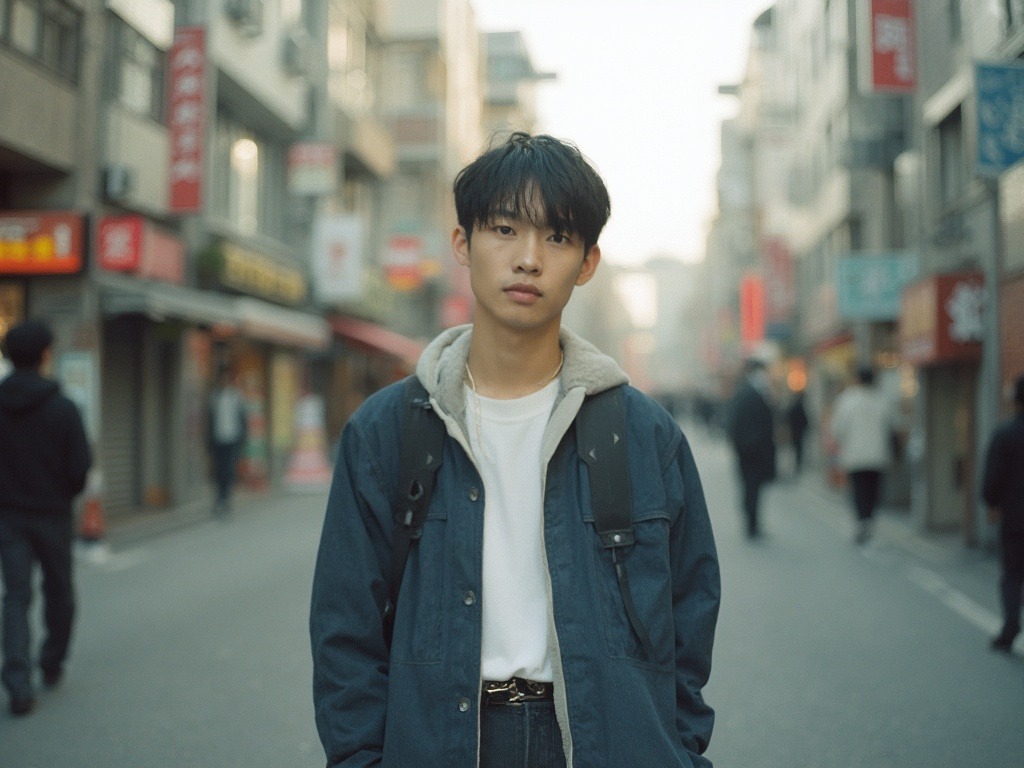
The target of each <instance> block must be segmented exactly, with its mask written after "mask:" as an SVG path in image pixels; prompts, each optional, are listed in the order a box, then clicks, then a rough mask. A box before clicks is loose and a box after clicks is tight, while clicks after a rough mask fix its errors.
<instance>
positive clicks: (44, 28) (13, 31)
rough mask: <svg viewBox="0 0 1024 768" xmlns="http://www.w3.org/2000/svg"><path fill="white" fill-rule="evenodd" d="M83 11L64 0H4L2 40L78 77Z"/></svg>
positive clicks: (0, 23) (1, 7)
mask: <svg viewBox="0 0 1024 768" xmlns="http://www.w3.org/2000/svg"><path fill="white" fill-rule="evenodd" d="M81 27H82V14H81V13H80V12H79V11H77V10H76V9H75V8H73V7H72V6H70V5H67V4H66V3H64V2H63V0H0V42H3V43H6V44H7V45H10V46H11V47H12V48H14V49H15V50H17V51H20V52H21V53H24V54H26V55H27V56H31V57H32V58H33V59H36V60H37V61H39V62H41V63H42V64H44V65H45V66H46V67H47V68H49V69H51V70H53V71H54V72H56V73H58V74H59V75H62V76H63V77H66V78H67V79H68V80H71V81H74V80H75V79H76V78H77V76H78V55H79V48H80V45H79V34H80V32H79V30H80V29H81Z"/></svg>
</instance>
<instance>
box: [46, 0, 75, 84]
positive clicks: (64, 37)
mask: <svg viewBox="0 0 1024 768" xmlns="http://www.w3.org/2000/svg"><path fill="white" fill-rule="evenodd" d="M42 26H43V29H42V40H41V50H40V52H39V57H40V59H42V61H43V63H44V64H46V65H47V66H49V67H52V68H53V69H55V70H56V71H57V72H59V73H60V74H62V75H64V76H65V77H67V78H69V79H72V80H74V79H75V77H76V75H77V74H78V34H77V32H76V30H77V29H78V27H79V18H78V13H77V12H76V11H74V10H72V9H71V8H70V7H69V6H66V5H64V4H63V3H60V2H56V0H46V2H45V3H44V4H43V18H42Z"/></svg>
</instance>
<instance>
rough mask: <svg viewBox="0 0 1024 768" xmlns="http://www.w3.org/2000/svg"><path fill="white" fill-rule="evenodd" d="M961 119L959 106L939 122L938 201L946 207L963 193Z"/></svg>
mask: <svg viewBox="0 0 1024 768" xmlns="http://www.w3.org/2000/svg"><path fill="white" fill-rule="evenodd" d="M963 141H964V139H963V119H962V117H961V113H960V107H957V108H956V109H955V110H954V111H953V113H952V114H950V116H949V117H947V118H946V119H945V120H943V121H942V122H941V123H939V195H940V197H939V202H940V203H941V204H942V207H944V208H947V207H949V206H951V205H953V204H955V203H956V202H957V201H958V200H959V199H960V198H961V197H962V196H963V193H964V189H965V183H966V180H965V175H964V146H963Z"/></svg>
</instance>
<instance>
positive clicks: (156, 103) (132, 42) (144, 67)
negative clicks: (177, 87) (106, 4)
mask: <svg viewBox="0 0 1024 768" xmlns="http://www.w3.org/2000/svg"><path fill="white" fill-rule="evenodd" d="M116 30H117V31H116V33H115V34H116V37H117V45H116V48H115V51H116V54H115V56H116V67H115V73H114V80H115V84H114V95H115V98H116V100H117V101H118V102H119V103H120V104H122V105H123V106H125V107H127V108H128V109H130V110H131V111H132V112H135V113H136V114H139V115H143V116H145V117H150V118H152V119H153V120H156V121H158V122H159V121H161V120H163V115H164V53H163V52H162V51H161V50H160V49H158V48H157V47H156V46H155V45H153V44H152V43H151V42H149V40H147V39H146V38H145V37H143V36H142V35H141V34H139V33H138V32H136V31H135V30H134V29H132V27H130V26H128V25H127V24H126V23H125V22H123V21H121V20H119V19H118V20H117V22H116Z"/></svg>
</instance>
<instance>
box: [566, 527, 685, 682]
mask: <svg viewBox="0 0 1024 768" xmlns="http://www.w3.org/2000/svg"><path fill="white" fill-rule="evenodd" d="M583 520H584V523H586V525H587V526H588V528H589V529H590V531H589V533H590V538H591V541H592V542H593V545H592V549H593V559H594V567H595V570H596V574H595V575H596V587H597V588H596V597H597V599H598V601H599V602H600V607H601V611H602V614H603V620H604V622H603V623H604V626H605V631H604V634H605V640H606V643H607V649H608V653H609V655H610V656H612V657H613V658H624V659H628V660H630V661H633V662H637V663H639V664H641V665H643V666H649V667H652V668H655V669H662V670H667V669H672V668H673V666H674V659H675V633H674V628H673V621H672V570H671V563H670V557H669V532H670V528H671V520H670V517H669V515H668V513H667V512H665V511H664V510H661V509H655V510H648V511H644V512H640V513H634V515H633V535H634V539H635V541H634V544H633V545H632V546H629V547H624V548H623V549H622V551H620V553H619V558H620V560H622V561H623V562H624V563H625V570H626V575H627V577H628V581H629V594H630V596H631V597H632V600H633V606H634V607H635V608H636V613H637V616H638V617H639V619H640V623H641V625H642V627H643V629H644V630H645V631H646V632H647V635H648V637H649V638H650V640H651V645H652V646H653V648H654V654H655V658H653V659H652V658H650V657H649V656H648V654H647V653H646V652H645V650H644V648H643V646H642V644H641V642H640V638H639V637H638V636H637V633H636V631H635V630H634V629H633V625H632V624H631V623H630V620H629V616H628V615H627V613H626V606H625V603H624V600H623V596H622V593H621V591H620V588H619V582H618V579H617V578H616V576H615V565H614V563H613V560H612V552H611V550H609V549H605V548H604V547H603V546H602V545H601V540H600V537H599V536H598V534H597V527H596V525H595V523H594V515H593V511H592V510H590V509H586V510H585V511H584V512H583Z"/></svg>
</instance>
